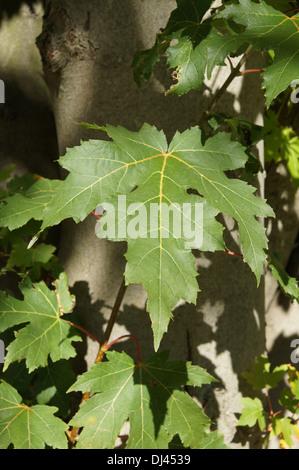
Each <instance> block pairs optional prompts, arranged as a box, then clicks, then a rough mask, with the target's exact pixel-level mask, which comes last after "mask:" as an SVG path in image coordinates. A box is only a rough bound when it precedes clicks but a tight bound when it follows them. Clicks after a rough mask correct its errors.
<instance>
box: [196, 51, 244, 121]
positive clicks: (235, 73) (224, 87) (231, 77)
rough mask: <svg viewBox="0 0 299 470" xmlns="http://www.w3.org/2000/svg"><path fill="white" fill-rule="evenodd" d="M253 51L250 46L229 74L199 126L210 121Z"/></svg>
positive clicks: (204, 113)
mask: <svg viewBox="0 0 299 470" xmlns="http://www.w3.org/2000/svg"><path fill="white" fill-rule="evenodd" d="M251 51H252V46H251V45H250V46H249V47H248V48H247V49H246V51H245V53H244V54H243V57H242V58H241V59H240V61H239V63H238V64H237V65H236V67H234V68H233V70H232V71H231V73H230V74H229V76H228V77H227V79H226V80H225V82H224V83H223V85H222V86H221V87H220V88H219V90H218V91H217V92H216V93H215V95H214V96H213V98H212V100H211V101H210V104H209V105H208V107H207V108H206V109H205V111H204V112H203V114H202V116H201V118H200V120H199V125H201V126H202V125H203V124H204V123H205V121H206V120H207V119H208V117H209V115H210V114H211V111H212V110H213V109H214V107H215V105H216V103H217V102H218V100H219V99H220V98H221V96H222V95H223V94H224V92H225V91H226V90H227V88H228V87H229V85H230V84H231V82H232V81H233V80H234V79H235V78H236V77H237V76H238V75H239V73H240V69H241V67H242V65H243V64H244V63H245V62H246V59H247V57H248V56H249V54H250V53H251Z"/></svg>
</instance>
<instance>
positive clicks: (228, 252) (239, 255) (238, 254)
mask: <svg viewBox="0 0 299 470" xmlns="http://www.w3.org/2000/svg"><path fill="white" fill-rule="evenodd" d="M218 253H225V254H226V255H231V256H238V257H239V258H243V255H241V254H240V253H235V252H234V251H222V250H218Z"/></svg>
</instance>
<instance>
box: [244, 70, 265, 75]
mask: <svg viewBox="0 0 299 470" xmlns="http://www.w3.org/2000/svg"><path fill="white" fill-rule="evenodd" d="M254 72H264V69H247V70H243V72H240V73H239V75H245V74H246V73H254Z"/></svg>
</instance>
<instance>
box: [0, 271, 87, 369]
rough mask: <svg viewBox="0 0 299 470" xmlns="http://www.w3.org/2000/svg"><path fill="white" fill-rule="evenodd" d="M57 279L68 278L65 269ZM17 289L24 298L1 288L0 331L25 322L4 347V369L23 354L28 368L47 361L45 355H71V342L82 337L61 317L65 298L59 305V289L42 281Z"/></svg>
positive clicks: (55, 359)
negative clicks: (55, 289) (49, 286)
mask: <svg viewBox="0 0 299 470" xmlns="http://www.w3.org/2000/svg"><path fill="white" fill-rule="evenodd" d="M59 281H60V282H61V283H66V282H67V278H66V275H65V273H61V275H60V278H59ZM20 289H21V292H22V294H23V296H24V300H19V299H16V298H14V297H12V296H10V295H7V296H6V295H5V293H4V292H0V331H5V330H7V329H8V328H11V327H13V326H16V325H21V324H24V323H28V325H26V326H25V327H24V328H22V329H21V330H20V331H19V332H18V333H17V334H16V337H15V339H14V340H13V341H12V342H11V343H10V345H9V346H8V347H7V355H6V357H5V364H4V370H5V369H7V367H8V366H9V364H10V363H11V362H13V361H18V360H20V359H22V358H25V359H26V365H27V367H28V369H29V372H31V371H32V370H34V369H36V368H37V367H40V366H45V365H47V359H48V356H50V357H51V359H52V361H54V362H55V361H58V360H59V359H69V358H70V357H74V356H75V355H76V351H75V349H74V347H73V346H72V344H71V343H72V342H73V341H81V338H80V336H78V335H76V334H75V333H74V330H73V328H72V327H71V326H70V325H69V323H68V322H67V321H66V320H64V319H63V318H62V315H63V313H64V312H63V306H64V304H65V300H64V301H63V304H62V306H61V301H60V298H59V291H56V292H54V291H51V290H50V289H48V287H47V286H46V285H45V284H44V282H40V283H38V284H33V286H31V285H29V286H26V285H25V286H24V285H21V286H20ZM68 305H69V303H68Z"/></svg>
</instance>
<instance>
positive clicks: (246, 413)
mask: <svg viewBox="0 0 299 470" xmlns="http://www.w3.org/2000/svg"><path fill="white" fill-rule="evenodd" d="M240 401H241V403H242V405H243V406H244V408H243V409H242V413H241V416H240V418H239V421H238V426H254V425H255V423H256V422H257V421H258V423H259V427H260V430H261V431H263V430H264V429H265V427H266V413H265V412H264V407H263V404H262V402H261V400H260V399H259V398H254V399H252V398H249V397H245V398H241V400H240Z"/></svg>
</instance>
